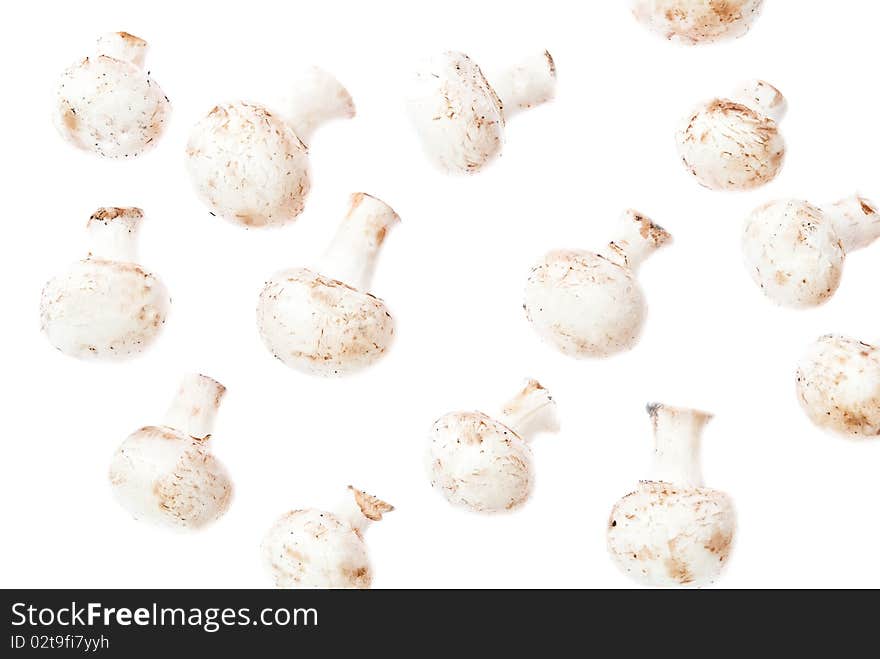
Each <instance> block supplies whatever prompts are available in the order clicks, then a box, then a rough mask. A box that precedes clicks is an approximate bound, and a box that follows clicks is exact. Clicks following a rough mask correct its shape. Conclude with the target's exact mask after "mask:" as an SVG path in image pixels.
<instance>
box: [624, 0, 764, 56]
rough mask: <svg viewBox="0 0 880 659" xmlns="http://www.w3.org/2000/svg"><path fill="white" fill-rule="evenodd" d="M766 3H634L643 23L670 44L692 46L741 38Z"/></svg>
mask: <svg viewBox="0 0 880 659" xmlns="http://www.w3.org/2000/svg"><path fill="white" fill-rule="evenodd" d="M763 4H764V1H763V0H721V1H719V0H630V6H631V7H632V12H633V15H634V16H635V17H636V20H638V21H639V22H640V23H642V24H643V25H645V26H646V27H648V28H649V29H650V30H652V31H653V32H656V33H657V34H659V35H662V36H664V37H666V38H667V39H669V40H670V41H677V42H679V43H684V44H688V45H693V44H704V43H712V42H715V41H721V40H723V39H735V38H737V37H741V36H742V35H744V34H745V33H746V32H748V31H749V28H750V27H752V23H754V22H755V19H756V18H757V17H758V14H759V13H760V11H761V6H762V5H763Z"/></svg>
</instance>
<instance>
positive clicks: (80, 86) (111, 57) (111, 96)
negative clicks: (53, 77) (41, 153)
mask: <svg viewBox="0 0 880 659" xmlns="http://www.w3.org/2000/svg"><path fill="white" fill-rule="evenodd" d="M146 52H147V42H146V41H144V40H143V39H139V38H138V37H136V36H134V35H131V34H128V33H127V32H112V33H109V34H105V35H103V36H101V37H100V38H99V39H98V49H97V53H98V54H97V57H86V58H85V59H83V60H82V61H80V62H78V63H76V64H74V65H73V66H71V67H70V68H69V69H67V70H66V71H65V72H64V73H63V74H62V76H61V81H60V83H59V84H58V90H57V102H56V105H55V108H54V112H53V117H54V120H55V125H56V127H57V128H58V132H60V133H61V136H62V137H64V139H65V140H67V141H68V142H70V143H71V144H73V145H74V146H75V147H77V148H79V149H82V150H84V151H91V152H92V153H95V154H97V155H99V156H103V157H105V158H134V157H135V156H139V155H141V154H142V153H143V152H144V151H146V150H148V149H150V148H152V147H153V146H155V144H156V142H157V141H158V140H159V137H160V136H161V135H162V131H163V130H164V129H165V122H166V121H167V119H168V115H169V113H170V111H171V104H170V103H169V101H168V97H167V96H165V94H164V93H163V92H162V89H161V88H160V87H159V85H158V84H156V82H155V81H154V80H151V79H150V77H149V75H148V74H147V73H146V72H145V71H144V57H145V56H146Z"/></svg>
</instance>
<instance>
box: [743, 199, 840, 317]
mask: <svg viewBox="0 0 880 659" xmlns="http://www.w3.org/2000/svg"><path fill="white" fill-rule="evenodd" d="M742 249H743V256H744V259H745V265H746V268H747V269H748V271H749V273H750V274H751V276H752V279H753V280H754V281H755V283H756V284H758V286H760V287H761V290H763V291H764V294H765V295H767V297H769V298H770V299H771V300H773V301H774V302H776V303H777V304H780V305H783V306H786V307H811V306H816V305H819V304H822V303H823V302H825V301H826V300H828V299H829V298H830V297H831V296H832V295H834V292H835V291H836V290H837V287H838V286H839V285H840V278H841V275H842V274H843V263H844V260H845V259H846V249H845V248H844V246H843V244H842V243H841V240H840V238H839V237H838V235H837V232H836V230H835V228H834V226H833V223H832V222H831V221H830V219H829V218H828V217H827V216H826V215H825V213H823V212H822V211H821V210H820V209H818V208H816V207H815V206H813V205H811V204H809V203H807V202H805V201H800V200H797V199H787V200H782V201H773V202H770V203H768V204H764V205H763V206H761V207H760V208H758V209H757V210H755V211H754V212H752V214H751V215H749V217H748V219H746V222H745V226H744V230H743V239H742Z"/></svg>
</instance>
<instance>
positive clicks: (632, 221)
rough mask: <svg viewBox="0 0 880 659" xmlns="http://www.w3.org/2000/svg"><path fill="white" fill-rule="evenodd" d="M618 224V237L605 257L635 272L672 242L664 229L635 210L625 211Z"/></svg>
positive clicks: (610, 244)
mask: <svg viewBox="0 0 880 659" xmlns="http://www.w3.org/2000/svg"><path fill="white" fill-rule="evenodd" d="M618 224H619V228H618V237H617V238H616V239H615V240H613V241H612V242H611V243H609V245H608V249H607V250H606V252H605V257H606V258H609V259H610V260H612V261H614V262H616V263H619V264H620V265H624V266H627V267H629V268H630V269H631V270H633V271H636V270H638V268H639V266H640V265H641V264H642V262H644V261H645V259H647V258H648V257H649V256H651V254H653V253H654V252H655V251H657V250H658V249H659V248H660V247H662V246H663V245H665V244H666V243H668V242H670V241H671V240H672V236H671V235H669V233H668V232H667V231H666V230H665V229H664V228H663V227H661V226H660V225H658V224H654V222H652V221H651V220H650V219H649V218H647V217H646V216H644V215H642V214H641V213H639V212H637V211H634V210H627V211H624V213H623V214H622V215H621V216H620V220H619V221H618Z"/></svg>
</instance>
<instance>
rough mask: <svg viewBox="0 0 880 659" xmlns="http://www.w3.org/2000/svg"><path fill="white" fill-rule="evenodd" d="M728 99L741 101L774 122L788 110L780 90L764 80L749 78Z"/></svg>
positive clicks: (780, 118)
mask: <svg viewBox="0 0 880 659" xmlns="http://www.w3.org/2000/svg"><path fill="white" fill-rule="evenodd" d="M730 100H732V101H736V102H737V103H742V104H743V105H745V106H747V107H750V108H752V109H753V110H756V111H758V112H760V113H761V114H763V115H765V116H767V117H770V118H771V119H773V120H774V121H776V122H779V121H781V120H782V118H783V117H784V116H785V113H786V111H787V110H788V103H786V101H785V97H784V96H783V95H782V92H780V91H779V90H778V89H776V87H774V86H773V85H771V84H770V83H769V82H766V81H764V80H750V81H749V82H746V83H744V84H742V85H741V86H740V87H739V89H737V90H736V92H734V93H733V95H732V96H731V98H730Z"/></svg>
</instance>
